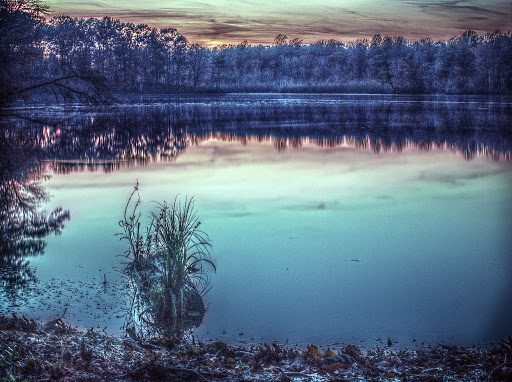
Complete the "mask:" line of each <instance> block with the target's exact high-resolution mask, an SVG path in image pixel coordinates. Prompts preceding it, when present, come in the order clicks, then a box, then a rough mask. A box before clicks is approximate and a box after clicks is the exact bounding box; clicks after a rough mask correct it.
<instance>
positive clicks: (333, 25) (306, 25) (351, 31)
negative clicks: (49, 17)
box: [48, 0, 511, 45]
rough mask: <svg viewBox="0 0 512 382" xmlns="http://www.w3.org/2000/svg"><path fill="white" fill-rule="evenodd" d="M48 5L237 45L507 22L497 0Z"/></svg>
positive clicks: (435, 31)
mask: <svg viewBox="0 0 512 382" xmlns="http://www.w3.org/2000/svg"><path fill="white" fill-rule="evenodd" d="M48 3H49V4H50V6H55V8H56V13H57V14H62V13H64V14H70V15H72V16H78V17H98V18H101V17H104V16H111V17H113V18H118V19H121V20H122V21H126V22H133V23H137V24H138V23H144V24H149V25H151V26H155V27H158V28H163V27H172V28H176V29H177V30H178V31H179V32H180V33H182V34H183V35H184V36H185V37H187V39H188V40H189V41H191V42H199V43H206V44H210V45H211V44H213V45H216V44H220V43H231V44H237V43H239V42H241V41H243V40H248V41H249V43H250V44H264V45H266V44H270V43H272V41H273V39H274V37H275V36H276V35H277V34H279V33H284V34H286V35H287V36H288V37H289V38H294V37H299V38H301V39H303V40H304V42H305V43H311V42H315V41H318V40H320V39H328V38H334V39H338V40H342V41H344V42H347V41H353V40H355V39H357V38H371V37H372V36H373V35H375V34H381V35H390V36H397V35H401V36H404V37H406V38H408V39H419V38H423V37H433V38H439V39H449V38H451V37H453V36H454V35H459V34H460V33H462V32H463V31H464V30H466V29H473V30H477V31H482V32H487V31H491V30H495V29H503V30H508V29H510V27H511V24H510V17H511V13H510V11H509V8H506V7H505V6H504V5H503V2H500V1H499V0H492V1H487V2H484V1H476V0H473V1H471V0H466V1H463V0H438V1H436V0H427V1H420V0H406V1H398V0H391V1H389V0H388V1H382V0H381V1H372V2H371V3H369V2H366V1H362V2H358V3H357V4H353V5H345V4H343V5H333V2H330V1H327V0H324V1H321V0H320V1H317V2H315V3H313V4H312V3H311V2H309V1H302V0H297V1H294V2H291V1H286V0H283V1H281V2H276V3H274V2H268V1H260V0H253V1H232V2H224V1H216V2H213V1H208V0H203V1H187V2H172V3H170V2H163V1H161V2H151V1H149V2H148V3H147V4H141V3H139V2H137V1H125V2H123V3H112V2H108V1H93V0H86V2H77V1H61V2H56V1H55V2H54V1H51V0H49V1H48ZM52 3H54V4H52ZM169 4H172V6H169ZM143 5H144V7H143Z"/></svg>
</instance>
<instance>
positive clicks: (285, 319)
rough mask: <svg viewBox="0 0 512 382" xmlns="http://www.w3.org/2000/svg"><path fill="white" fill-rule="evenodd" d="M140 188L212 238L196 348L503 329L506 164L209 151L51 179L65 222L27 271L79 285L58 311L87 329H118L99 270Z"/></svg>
mask: <svg viewBox="0 0 512 382" xmlns="http://www.w3.org/2000/svg"><path fill="white" fill-rule="evenodd" d="M137 178H138V179H139V182H140V191H141V198H142V199H143V201H144V202H149V201H152V200H157V201H162V200H168V201H172V200H173V198H174V195H175V194H176V193H181V194H183V195H185V194H187V195H195V197H196V201H197V202H196V207H197V209H198V212H199V215H200V219H201V221H202V222H203V229H204V230H205V231H206V232H207V233H208V234H209V235H210V237H211V239H212V240H213V248H214V250H213V258H214V261H215V263H216V265H217V269H218V271H217V273H216V274H215V275H212V285H213V289H212V290H211V291H210V293H209V294H208V295H207V296H206V302H207V303H208V304H209V310H208V312H207V315H206V318H205V322H204V324H203V326H202V327H201V328H200V329H198V331H197V334H198V335H199V336H205V337H207V338H219V339H224V340H228V341H235V340H249V342H250V339H251V338H252V337H254V340H255V341H267V342H269V341H272V340H274V339H277V340H279V341H281V342H285V341H286V340H290V341H291V343H296V342H315V343H328V342H329V341H345V342H354V341H358V340H361V339H364V338H368V341H367V342H363V343H362V344H363V345H364V344H367V345H371V344H372V339H375V338H377V337H382V338H385V339H387V337H391V338H392V339H395V340H399V341H400V344H402V345H404V346H407V345H410V344H411V342H410V341H411V340H412V339H413V338H417V339H418V340H419V341H422V340H426V341H431V342H437V341H440V340H446V341H452V340H453V341H457V342H462V343H468V344H471V343H473V341H479V340H485V339H487V338H489V337H490V336H494V338H496V337H499V336H503V335H508V334H510V333H511V332H510V328H506V326H505V325H506V323H504V322H502V320H500V319H499V317H500V316H502V315H504V314H505V313H506V308H504V307H503V306H504V305H506V304H508V305H509V306H510V303H511V302H512V301H511V300H512V299H511V296H510V293H511V292H510V290H512V288H511V285H510V280H511V275H512V266H511V265H512V260H511V259H510V248H512V245H511V244H512V243H511V239H510V234H509V233H510V227H511V226H510V222H511V216H512V215H511V212H512V211H511V207H512V203H510V202H511V199H512V197H511V196H510V189H511V188H510V186H511V182H512V166H511V165H510V163H507V162H492V161H490V160H488V159H484V158H476V159H473V160H471V161H464V160H463V158H461V157H460V156H459V155H457V154H454V153H452V152H450V151H442V150H434V151H430V152H427V151H419V150H413V149H410V150H405V151H404V152H402V153H386V154H375V153H373V152H371V151H369V150H360V149H354V148H348V147H345V148H333V149H329V148H318V147H314V146H305V147H303V148H300V149H288V150H286V151H285V152H281V153H278V152H277V151H276V150H275V148H274V147H273V146H272V145H271V144H269V143H265V144H257V143H249V144H248V145H246V146H244V145H241V144H239V143H226V142H217V141H209V142H206V143H203V144H202V145H200V146H197V147H190V148H189V149H187V152H186V153H185V154H184V155H181V156H180V157H179V158H178V159H177V160H176V162H170V163H153V164H150V165H148V166H146V167H137V166H134V167H128V168H124V169H121V170H119V171H116V172H113V173H110V174H105V173H102V172H84V173H74V174H71V175H54V176H53V178H52V179H51V180H50V181H48V182H47V183H46V184H45V185H46V186H47V188H48V191H49V192H50V193H51V194H52V195H53V196H54V197H53V198H52V201H51V204H52V205H60V206H63V207H64V208H69V209H70V211H71V220H70V221H69V222H68V223H67V225H66V228H65V229H64V231H63V234H62V236H60V237H51V238H49V239H48V246H47V250H46V254H45V255H44V256H43V257H39V258H36V259H33V260H31V264H33V265H35V266H37V268H38V270H37V276H38V277H39V278H40V279H41V280H42V281H43V282H45V281H48V280H50V279H51V278H52V277H54V278H56V279H58V280H67V279H71V280H73V279H77V280H81V281H82V282H84V283H90V284H87V285H89V287H90V288H91V289H90V293H89V294H88V296H89V297H84V298H83V299H80V298H75V300H73V302H72V303H70V307H69V312H70V313H69V315H70V317H71V318H72V317H80V319H81V322H80V324H81V325H83V326H95V325H96V324H97V321H98V320H100V321H101V327H103V326H104V325H110V327H111V329H109V330H110V331H111V332H112V331H115V330H116V329H117V327H118V326H119V325H120V320H117V321H116V320H114V318H113V317H114V316H113V315H112V314H111V315H110V319H111V320H110V321H108V320H107V319H106V318H104V317H103V318H99V317H100V316H101V314H96V313H94V314H93V313H92V311H91V309H94V307H95V305H96V304H97V300H98V299H99V298H100V297H101V298H104V299H106V301H109V303H110V304H114V302H115V301H119V297H116V296H118V295H119V293H121V291H120V290H115V291H112V293H111V294H110V295H109V294H108V293H107V294H106V295H105V296H101V293H102V292H101V288H100V287H99V285H100V284H101V280H102V278H103V274H104V273H105V272H109V273H108V275H107V277H108V278H109V279H111V280H115V279H116V278H118V276H117V275H116V272H115V271H114V270H113V269H112V267H117V268H120V265H119V263H120V262H121V261H122V258H121V257H118V256H117V255H119V254H121V253H122V252H123V246H122V244H121V243H120V242H119V239H118V238H117V237H115V236H114V234H115V233H116V232H118V231H119V228H118V226H117V222H118V220H119V219H120V218H121V214H122V211H123V208H124V204H125V202H126V200H127V198H128V196H129V194H130V192H131V189H132V187H133V185H134V184H135V180H136V179H137ZM354 260H357V261H354ZM100 270H101V271H100ZM93 277H95V278H96V279H95V280H93V279H92V278H93ZM95 283H97V285H98V287H96V286H94V285H95ZM91 285H92V286H91ZM98 290H99V292H98ZM103 293H104V292H103ZM70 294H71V295H72V294H73V293H70ZM108 296H111V297H108ZM112 296H113V297H112ZM75 297H76V296H75ZM69 298H70V299H71V298H72V297H69ZM109 298H110V300H109ZM95 299H96V300H95ZM87 304H88V305H89V307H87ZM54 306H55V305H54ZM91 307H92V308H91ZM509 310H510V309H509ZM50 311H51V310H50ZM57 311H58V309H55V312H57ZM112 311H116V309H114V307H113V309H112ZM508 313H509V314H510V313H512V312H510V311H509V312H508ZM87 317H89V318H87ZM91 317H92V318H93V319H92V318H91ZM112 321H115V322H114V324H110V322H112ZM103 323H105V324H104V325H103ZM507 329H508V331H507ZM223 330H225V331H226V334H223ZM107 332H108V330H107ZM240 332H243V333H244V334H243V335H241V336H240V335H239V333H240ZM260 337H264V338H263V339H260Z"/></svg>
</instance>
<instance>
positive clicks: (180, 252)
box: [119, 182, 215, 335]
mask: <svg viewBox="0 0 512 382" xmlns="http://www.w3.org/2000/svg"><path fill="white" fill-rule="evenodd" d="M137 191H138V182H137V185H136V186H135V188H134V190H133V192H132V194H131V195H130V198H129V199H128V202H127V204H126V208H125V211H124V217H123V220H121V221H120V222H119V224H120V226H121V227H122V228H123V231H124V232H123V233H122V234H121V235H122V239H124V240H126V241H127V242H128V244H129V248H128V250H127V251H126V256H127V258H128V259H129V263H128V265H127V267H126V273H127V275H128V279H129V281H130V284H131V287H132V288H131V290H132V292H133V294H132V299H131V309H130V314H129V316H128V320H127V323H126V326H127V327H128V326H130V327H131V328H132V327H135V329H136V331H137V332H136V333H137V335H147V334H164V335H178V334H180V333H181V332H182V331H183V329H184V328H185V327H187V326H191V325H190V323H191V322H192V323H193V322H194V321H197V320H194V319H193V318H194V315H195V316H198V315H201V313H202V314H204V304H203V302H202V300H201V298H200V297H201V294H204V293H206V291H207V289H208V286H209V278H208V275H207V274H206V273H205V271H204V268H203V267H204V265H210V266H212V267H213V269H214V270H215V265H214V264H213V262H212V261H211V260H210V249H211V244H210V240H209V238H208V236H207V235H206V234H205V233H204V232H203V231H201V230H199V226H200V224H201V223H200V222H199V220H198V217H197V213H196V211H195V210H194V199H193V198H191V199H188V198H185V201H184V202H181V201H180V200H179V199H178V197H176V198H175V200H174V203H172V204H168V203H167V202H164V203H157V207H156V210H155V211H153V212H151V213H150V214H149V223H148V225H147V226H146V227H145V228H144V227H142V228H141V222H140V217H141V213H140V212H139V205H140V197H139V196H138V195H137V200H136V201H134V200H133V199H134V195H135V193H136V192H137ZM198 300H200V302H198ZM132 330H133V328H132Z"/></svg>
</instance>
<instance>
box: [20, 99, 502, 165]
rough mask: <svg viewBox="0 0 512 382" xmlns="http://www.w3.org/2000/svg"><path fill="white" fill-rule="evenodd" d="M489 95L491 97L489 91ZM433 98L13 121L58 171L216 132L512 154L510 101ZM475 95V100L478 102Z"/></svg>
mask: <svg viewBox="0 0 512 382" xmlns="http://www.w3.org/2000/svg"><path fill="white" fill-rule="evenodd" d="M483 98H485V97H483ZM483 98H482V97H480V98H474V99H472V98H468V97H466V98H463V99H459V98H453V97H452V98H449V99H447V100H449V102H445V101H446V100H445V99H444V98H440V99H437V98H435V97H434V98H432V97H430V98H428V99H426V101H425V102H423V100H422V99H420V100H417V99H415V100H414V101H408V100H407V98H398V99H397V100H395V101H396V102H389V98H386V99H384V98H383V99H380V98H379V97H373V98H369V99H368V100H364V99H362V100H358V101H352V102H328V101H329V98H327V99H326V100H327V101H325V102H315V101H314V100H313V101H312V102H308V101H307V99H306V101H304V100H303V99H302V98H300V97H295V98H294V97H291V98H290V99H289V100H287V101H286V102H283V100H282V99H278V98H277V96H276V97H274V98H272V97H271V96H269V97H268V98H265V97H261V96H259V97H254V98H248V99H243V98H240V99H238V101H239V102H234V101H233V100H229V99H228V100H227V101H223V98H222V97H220V98H213V100H212V99H209V100H208V102H199V101H200V100H201V99H200V98H199V99H198V98H195V99H193V100H192V101H191V100H187V99H186V98H185V99H184V101H183V102H176V103H173V104H158V105H146V106H137V107H125V108H111V109H107V110H103V111H101V112H97V113H83V114H77V115H76V116H74V117H73V118H67V119H66V120H64V121H63V122H61V123H58V124H55V118H56V117H59V115H58V114H57V115H48V118H50V119H52V123H53V124H54V126H53V127H49V126H45V127H41V126H42V125H41V124H37V123H34V122H30V121H28V120H25V121H21V122H20V120H17V121H16V124H17V127H19V126H20V124H21V126H22V127H24V128H25V131H28V132H30V134H29V135H30V137H32V139H33V144H34V145H36V146H38V147H40V148H41V155H42V157H44V158H45V159H47V160H55V161H56V164H55V165H56V167H57V170H58V171H62V172H66V171H76V170H86V169H88V168H98V167H103V168H104V170H106V171H112V170H115V169H116V168H117V167H118V166H119V165H120V163H121V162H128V163H141V164H144V163H146V162H147V161H151V160H155V159H169V158H175V157H176V156H177V155H179V154H180V153H181V152H183V151H184V150H185V149H186V147H188V146H190V145H195V144H198V143H200V142H201V141H204V140H208V139H211V138H215V139H221V140H228V141H240V142H242V143H245V142H248V141H254V140H257V141H270V142H272V144H273V145H274V146H275V147H276V149H277V150H283V149H286V148H287V147H300V146H302V145H303V144H304V143H305V142H307V143H313V144H317V145H320V146H329V147H335V146H340V145H350V146H351V147H356V148H366V149H372V150H373V151H375V152H386V151H400V150H403V149H404V148H408V147H415V148H419V149H424V150H431V149H433V148H436V147H438V148H448V149H452V150H456V151H459V152H461V153H462V154H463V155H464V157H465V158H466V159H471V158H473V157H474V156H476V155H486V156H490V157H493V158H495V159H506V160H508V159H510V152H511V148H512V132H511V131H510V127H509V126H510V125H511V124H512V106H511V105H510V104H508V103H506V102H503V103H500V102H497V101H496V99H491V98H489V100H488V102H483V101H485V99H483ZM477 101H478V102H477Z"/></svg>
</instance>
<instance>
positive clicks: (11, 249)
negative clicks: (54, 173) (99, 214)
mask: <svg viewBox="0 0 512 382" xmlns="http://www.w3.org/2000/svg"><path fill="white" fill-rule="evenodd" d="M12 143H13V142H8V141H7V140H6V139H5V138H4V137H0V159H1V160H0V287H1V288H2V289H3V290H4V291H5V292H6V293H7V295H10V296H11V297H14V296H15V294H16V291H17V290H19V289H20V288H23V287H26V286H28V285H29V284H30V283H31V282H33V281H35V280H36V278H35V274H34V271H33V270H32V269H31V268H30V266H29V261H28V260H27V259H28V258H30V257H34V256H37V255H40V254H43V252H44V248H45V246H46V243H45V240H44V239H45V237H46V236H47V235H49V234H52V233H54V234H59V233H60V232H61V231H62V228H63V226H64V225H63V224H64V222H65V221H66V220H68V219H69V211H63V210H62V208H57V209H55V210H54V211H52V212H51V213H49V214H47V213H45V212H40V211H39V210H38V207H39V206H40V205H41V203H42V202H44V201H47V200H48V194H47V193H46V191H45V190H44V189H43V187H42V186H41V184H40V183H39V182H40V181H41V180H44V179H45V175H44V172H43V169H42V168H41V167H40V166H37V165H35V159H34V156H35V152H36V151H35V150H34V149H33V147H31V148H28V147H27V146H24V145H14V144H12ZM31 154H34V155H31Z"/></svg>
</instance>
